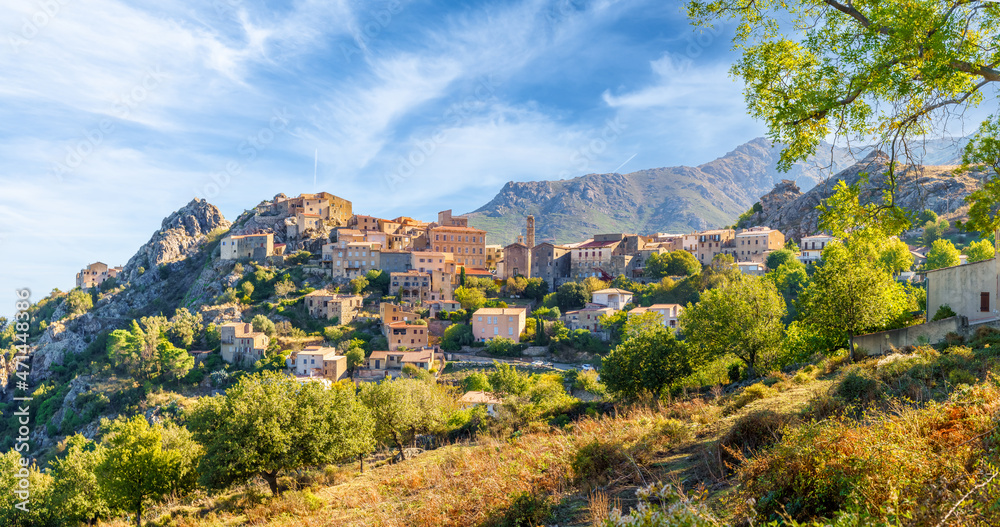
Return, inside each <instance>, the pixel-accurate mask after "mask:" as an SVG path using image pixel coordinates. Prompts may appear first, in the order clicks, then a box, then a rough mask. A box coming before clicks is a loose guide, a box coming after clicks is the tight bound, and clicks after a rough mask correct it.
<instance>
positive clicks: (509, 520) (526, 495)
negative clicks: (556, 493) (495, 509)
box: [487, 491, 552, 527]
mask: <svg viewBox="0 0 1000 527" xmlns="http://www.w3.org/2000/svg"><path fill="white" fill-rule="evenodd" d="M551 516H552V505H551V504H550V503H549V500H548V499H546V498H545V497H543V496H539V495H538V494H536V493H534V492H528V491H524V492H519V493H517V494H514V495H513V496H512V499H511V502H510V506H508V507H507V509H506V510H505V511H503V513H502V514H501V515H500V516H499V517H497V518H494V519H493V520H492V521H490V522H488V523H487V524H488V525H492V526H494V527H535V526H536V525H544V524H545V522H546V521H547V520H548V519H549V517H551Z"/></svg>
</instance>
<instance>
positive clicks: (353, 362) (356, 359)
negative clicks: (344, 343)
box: [344, 347, 365, 375]
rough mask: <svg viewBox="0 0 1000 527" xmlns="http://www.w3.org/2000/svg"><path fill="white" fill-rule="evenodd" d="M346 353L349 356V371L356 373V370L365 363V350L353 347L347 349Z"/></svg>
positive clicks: (352, 373)
mask: <svg viewBox="0 0 1000 527" xmlns="http://www.w3.org/2000/svg"><path fill="white" fill-rule="evenodd" d="M344 355H345V356H346V357H347V371H349V372H350V373H351V375H354V370H356V369H357V368H358V366H361V365H362V364H364V363H365V350H364V348H360V347H353V348H351V349H349V350H347V352H346V353H344Z"/></svg>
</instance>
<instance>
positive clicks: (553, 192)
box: [468, 137, 964, 245]
mask: <svg viewBox="0 0 1000 527" xmlns="http://www.w3.org/2000/svg"><path fill="white" fill-rule="evenodd" d="M963 141H964V140H959V139H945V140H936V141H927V142H925V143H924V144H922V145H921V147H920V149H919V151H915V152H914V153H915V155H917V156H918V157H922V158H924V159H928V160H931V161H934V162H935V163H937V162H946V163H954V162H956V160H957V159H958V156H959V154H958V152H959V150H960V147H961V146H962V145H963V144H964V142H963ZM914 150H918V149H914ZM780 152H781V147H780V146H772V144H771V143H770V141H769V140H768V139H765V138H763V137H759V138H757V139H754V140H752V141H750V142H748V143H745V144H743V145H740V146H738V147H737V148H735V149H734V150H733V151H731V152H729V153H727V154H726V155H724V156H722V157H720V158H718V159H715V160H713V161H710V162H708V163H705V164H702V165H699V166H697V167H687V166H680V167H668V168H654V169H648V170H640V171H638V172H632V173H630V174H617V173H615V174H587V175H584V176H580V177H577V178H573V179H569V180H558V181H525V182H515V181H511V182H508V183H507V184H506V185H505V186H504V187H503V189H501V190H500V192H499V193H498V194H497V195H496V196H495V197H494V198H493V199H492V200H491V201H490V202H489V203H487V204H486V205H483V206H482V207H480V208H479V209H476V210H475V211H473V212H471V213H469V214H468V216H469V223H470V225H473V226H475V227H478V228H480V229H484V230H486V231H487V232H488V233H489V234H488V235H487V239H488V242H489V243H499V244H501V245H505V244H507V243H511V242H513V241H515V240H516V237H517V235H518V234H521V233H523V232H524V224H525V217H526V216H527V215H529V214H530V215H534V216H535V230H536V235H535V238H536V240H537V241H539V242H543V241H552V242H556V243H566V242H571V241H578V240H582V239H586V238H587V237H589V236H592V235H594V234H597V233H601V232H632V233H653V232H690V231H694V230H702V229H706V228H716V227H721V226H724V225H731V224H733V223H734V222H735V220H736V218H737V217H738V216H739V215H740V214H742V213H743V212H746V211H747V210H748V209H749V208H750V207H751V206H752V205H753V204H754V203H756V202H757V201H758V198H759V197H760V196H762V195H764V194H766V193H768V192H769V191H771V190H772V189H773V188H774V186H775V185H776V184H778V183H780V182H781V181H782V180H786V179H787V180H790V181H792V182H794V183H795V184H796V185H797V187H798V188H800V189H802V190H804V191H808V190H810V189H812V188H813V187H814V186H816V185H817V184H818V183H820V182H822V181H827V180H829V179H830V176H831V175H833V174H836V173H839V172H840V171H842V170H844V169H847V168H849V167H850V166H852V165H853V164H855V162H856V160H857V159H859V158H860V157H862V156H863V155H864V154H865V153H866V152H870V148H846V147H837V146H832V145H830V144H825V143H824V144H822V145H821V146H820V147H819V148H818V149H817V152H816V154H815V155H814V156H813V157H811V158H809V159H808V160H806V161H804V162H800V163H796V164H795V165H794V166H793V167H792V169H791V170H790V171H789V172H787V173H782V172H779V171H778V170H777V168H776V166H777V162H778V159H779V155H780Z"/></svg>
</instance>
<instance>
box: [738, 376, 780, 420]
mask: <svg viewBox="0 0 1000 527" xmlns="http://www.w3.org/2000/svg"><path fill="white" fill-rule="evenodd" d="M777 393H778V391H777V390H775V389H773V388H770V387H768V386H765V385H764V384H763V383H759V382H758V383H757V384H752V385H750V386H747V387H746V388H744V389H743V391H742V392H740V393H739V395H737V396H736V397H734V398H733V401H732V402H731V403H730V404H729V406H728V407H727V408H726V411H727V412H728V413H732V412H733V411H735V410H739V409H740V408H743V407H744V406H746V405H748V404H750V403H752V402H754V401H756V400H759V399H766V398H768V397H771V396H772V395H775V394H777Z"/></svg>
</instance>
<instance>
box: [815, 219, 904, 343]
mask: <svg viewBox="0 0 1000 527" xmlns="http://www.w3.org/2000/svg"><path fill="white" fill-rule="evenodd" d="M873 246H875V247H873ZM878 254H879V253H878V251H877V238H876V239H872V238H867V237H865V236H864V234H863V233H858V234H856V235H855V237H852V238H849V239H848V241H847V243H846V244H845V243H841V242H834V243H831V244H830V245H827V246H826V249H824V250H823V261H822V263H821V264H820V265H819V266H818V267H817V269H816V272H815V273H814V274H813V276H812V281H811V282H810V284H809V286H808V287H807V288H806V289H805V290H804V291H803V292H802V294H801V295H800V296H799V310H800V312H801V314H802V320H803V322H805V323H806V324H809V325H811V326H813V327H816V328H820V329H821V330H823V331H824V333H825V334H827V335H829V336H831V337H832V338H834V339H835V340H841V342H843V341H844V340H846V341H847V343H848V345H849V349H851V350H852V351H853V350H854V337H855V336H856V335H861V334H864V333H868V332H872V331H881V330H884V329H890V328H891V327H894V326H896V325H899V324H901V323H902V321H903V320H904V319H905V317H906V315H907V314H908V313H909V312H910V311H911V310H912V309H914V308H915V307H916V306H915V305H914V303H913V301H912V299H911V298H910V296H909V295H908V294H907V292H906V289H905V288H904V287H903V286H902V285H901V284H900V283H899V282H897V281H896V280H895V279H894V278H893V276H892V273H891V272H890V270H889V269H887V268H886V267H884V266H880V264H879V259H878Z"/></svg>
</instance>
